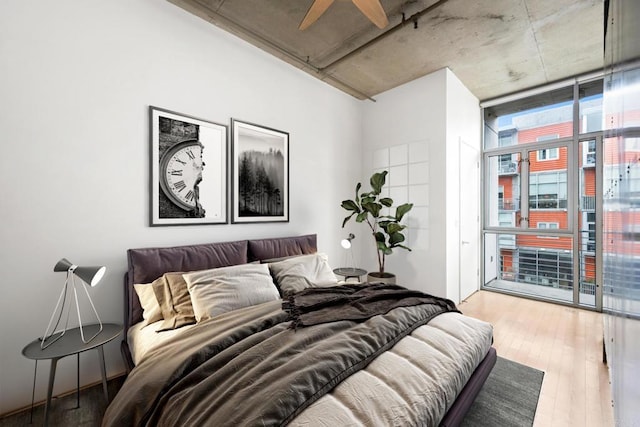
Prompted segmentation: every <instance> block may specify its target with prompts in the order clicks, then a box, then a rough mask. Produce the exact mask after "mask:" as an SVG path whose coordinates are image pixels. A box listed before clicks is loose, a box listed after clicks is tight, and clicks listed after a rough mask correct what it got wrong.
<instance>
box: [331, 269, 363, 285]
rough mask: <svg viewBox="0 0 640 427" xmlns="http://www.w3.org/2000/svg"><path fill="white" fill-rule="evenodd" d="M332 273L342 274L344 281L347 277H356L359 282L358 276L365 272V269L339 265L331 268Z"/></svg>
mask: <svg viewBox="0 0 640 427" xmlns="http://www.w3.org/2000/svg"><path fill="white" fill-rule="evenodd" d="M333 274H337V275H338V276H343V277H344V281H345V282H346V281H347V280H349V279H354V278H355V279H358V282H361V281H362V280H360V277H362V276H364V275H366V274H367V270H363V269H361V268H356V267H340V268H336V269H334V270H333Z"/></svg>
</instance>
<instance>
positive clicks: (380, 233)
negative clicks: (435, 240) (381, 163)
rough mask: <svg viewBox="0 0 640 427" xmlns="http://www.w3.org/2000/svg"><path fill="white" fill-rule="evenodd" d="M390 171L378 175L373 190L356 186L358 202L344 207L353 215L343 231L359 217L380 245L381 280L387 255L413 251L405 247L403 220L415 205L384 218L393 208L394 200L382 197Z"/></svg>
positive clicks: (372, 185)
mask: <svg viewBox="0 0 640 427" xmlns="http://www.w3.org/2000/svg"><path fill="white" fill-rule="evenodd" d="M387 173H388V172H387V171H383V172H376V173H374V174H373V175H372V176H371V179H370V183H371V191H369V192H367V193H360V189H361V188H362V184H361V183H358V185H356V198H355V200H343V201H342V205H341V206H342V208H343V209H345V210H347V211H349V212H351V213H350V214H349V216H348V217H346V218H345V219H344V221H343V222H342V228H344V226H345V225H346V224H347V222H349V220H350V219H351V218H353V217H354V216H355V220H356V222H366V223H367V225H368V226H369V228H370V229H371V233H372V235H373V239H374V241H375V244H376V255H377V258H378V268H379V272H378V273H379V277H385V271H384V263H385V259H386V256H387V255H391V254H392V253H393V249H394V248H402V249H406V250H408V251H411V249H410V248H409V247H407V246H405V245H404V244H403V242H404V241H405V237H404V234H402V232H403V230H404V229H405V228H407V226H406V225H404V224H401V223H400V221H402V218H403V217H404V216H405V215H406V213H407V212H409V211H410V210H411V208H413V203H404V204H402V205H400V206H398V207H396V211H395V215H382V212H383V210H384V208H390V209H392V206H393V199H391V198H389V197H381V196H380V193H381V192H382V187H383V186H384V184H385V182H386V179H387Z"/></svg>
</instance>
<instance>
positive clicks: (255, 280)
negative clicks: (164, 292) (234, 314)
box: [183, 264, 280, 322]
mask: <svg viewBox="0 0 640 427" xmlns="http://www.w3.org/2000/svg"><path fill="white" fill-rule="evenodd" d="M183 277H184V280H185V281H186V282H187V288H188V289H189V293H190V294H191V303H192V305H193V311H194V312H195V316H196V320H197V321H198V322H200V321H202V320H206V319H210V318H212V317H215V316H218V315H220V314H223V313H227V312H229V311H233V310H237V309H239V308H243V307H249V306H252V305H257V304H262V303H264V302H268V301H275V300H277V299H280V294H279V293H278V290H277V289H276V287H275V285H274V284H273V279H272V278H271V274H269V267H268V266H267V265H266V264H242V265H234V266H231V267H222V268H214V269H211V270H203V271H195V272H192V273H187V274H184V275H183Z"/></svg>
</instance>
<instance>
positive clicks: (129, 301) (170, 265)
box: [122, 234, 317, 370]
mask: <svg viewBox="0 0 640 427" xmlns="http://www.w3.org/2000/svg"><path fill="white" fill-rule="evenodd" d="M316 251H317V244H316V235H315V234H309V235H305V236H295V237H280V238H273V239H258V240H239V241H235V242H221V243H206V244H200V245H190V246H174V247H166V248H141V249H129V250H128V251H127V259H128V262H129V267H128V270H127V272H126V273H125V277H124V305H125V307H124V334H123V341H122V355H123V358H124V359H125V363H126V364H127V368H128V369H129V370H130V369H132V368H133V364H132V362H131V353H130V352H129V346H128V344H127V331H128V329H129V327H130V326H131V325H134V324H135V323H138V322H140V321H141V320H142V306H141V305H140V300H139V299H138V295H137V294H136V292H135V290H134V288H133V285H134V284H135V283H150V282H152V281H154V280H155V279H157V278H158V277H160V276H162V275H163V274H164V273H168V272H172V271H184V272H187V271H196V270H206V269H209V268H217V267H227V266H230V265H237V264H245V263H247V262H253V261H260V260H265V259H272V258H281V257H285V256H292V255H303V254H310V253H315V252H316Z"/></svg>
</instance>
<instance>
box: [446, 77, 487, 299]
mask: <svg viewBox="0 0 640 427" xmlns="http://www.w3.org/2000/svg"><path fill="white" fill-rule="evenodd" d="M446 74H447V102H446V117H447V121H446V128H447V130H446V135H447V144H446V160H445V162H446V165H447V171H446V192H447V202H446V204H447V218H448V219H449V221H447V225H446V228H447V238H446V242H447V243H446V248H447V250H446V251H447V297H448V298H450V299H452V300H453V301H454V302H456V303H459V302H460V300H461V299H462V298H464V297H466V296H468V295H467V293H466V292H464V295H461V294H460V289H461V286H462V287H463V288H464V287H469V284H468V283H464V284H461V283H460V281H461V280H462V276H461V273H462V271H461V269H462V270H464V269H466V270H469V269H471V270H473V271H472V273H473V274H471V276H473V277H474V278H475V289H476V290H477V289H479V288H480V276H479V262H480V254H479V248H480V222H479V216H480V211H479V206H480V205H479V203H476V204H471V203H468V200H470V199H471V198H474V199H475V200H476V202H479V194H480V182H479V181H477V182H460V163H459V161H460V160H459V159H460V145H461V144H466V145H468V146H470V147H472V148H475V149H476V151H477V156H478V157H477V159H476V160H477V161H478V162H479V161H480V144H481V120H480V103H479V100H478V98H476V97H475V96H474V95H473V94H472V93H471V92H470V91H469V89H467V88H466V86H464V85H463V84H462V82H461V81H460V80H459V79H458V78H457V77H456V76H455V75H454V74H453V73H452V72H451V70H449V69H447V70H446ZM478 166H479V164H478ZM478 178H479V174H478ZM470 206H474V207H475V211H470V209H469V207H470ZM462 215H467V216H469V217H473V218H472V220H473V222H474V223H475V225H476V227H475V233H473V234H474V237H475V239H473V241H472V242H471V243H470V244H472V245H473V247H475V248H476V250H474V251H471V252H473V253H474V254H475V255H476V257H475V258H473V259H461V256H460V250H461V246H460V245H461V240H462V239H461V237H460V226H461V221H462V220H463V218H461V216H462ZM468 276H469V275H465V276H464V277H465V280H467V279H469V277H468Z"/></svg>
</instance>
